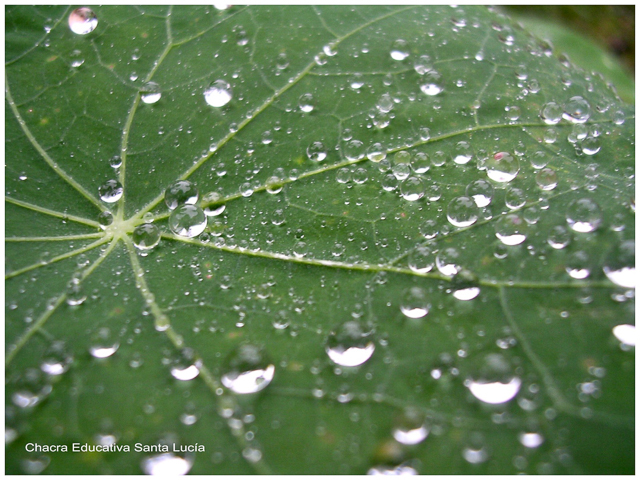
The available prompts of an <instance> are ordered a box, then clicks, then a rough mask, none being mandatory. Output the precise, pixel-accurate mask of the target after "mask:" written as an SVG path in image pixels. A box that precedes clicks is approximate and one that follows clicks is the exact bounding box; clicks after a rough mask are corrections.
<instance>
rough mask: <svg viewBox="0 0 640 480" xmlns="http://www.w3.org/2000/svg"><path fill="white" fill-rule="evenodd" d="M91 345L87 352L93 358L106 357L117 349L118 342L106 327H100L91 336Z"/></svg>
mask: <svg viewBox="0 0 640 480" xmlns="http://www.w3.org/2000/svg"><path fill="white" fill-rule="evenodd" d="M90 341H91V346H90V347H89V353H90V354H91V356H92V357H94V358H107V357H110V356H111V355H113V354H114V353H116V352H117V351H118V348H119V347H120V343H119V342H118V341H117V340H116V338H115V335H113V334H112V333H111V331H110V330H109V329H108V328H106V327H103V328H100V329H99V330H98V331H97V332H96V333H94V334H93V335H92V336H91V340H90Z"/></svg>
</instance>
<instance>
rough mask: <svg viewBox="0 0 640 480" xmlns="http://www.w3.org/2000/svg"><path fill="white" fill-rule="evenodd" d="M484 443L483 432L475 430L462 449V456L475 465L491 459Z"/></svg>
mask: <svg viewBox="0 0 640 480" xmlns="http://www.w3.org/2000/svg"><path fill="white" fill-rule="evenodd" d="M484 443H485V441H484V438H483V436H482V434H479V433H477V432H473V433H472V434H471V435H470V436H469V439H468V441H467V445H466V446H465V448H464V449H463V450H462V457H463V458H464V459H465V460H466V461H467V462H469V463H471V464H474V465H475V464H480V463H484V462H486V461H487V460H488V459H489V452H488V450H487V448H486V446H485V445H484Z"/></svg>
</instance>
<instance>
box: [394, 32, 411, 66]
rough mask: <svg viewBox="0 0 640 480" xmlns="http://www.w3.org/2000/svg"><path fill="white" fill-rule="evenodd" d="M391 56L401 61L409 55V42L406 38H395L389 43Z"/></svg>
mask: <svg viewBox="0 0 640 480" xmlns="http://www.w3.org/2000/svg"><path fill="white" fill-rule="evenodd" d="M390 54H391V58H393V59H394V60H397V61H399V62H400V61H402V60H404V59H405V58H407V57H408V56H409V44H408V43H407V41H406V40H403V39H401V38H399V39H397V40H395V41H394V42H393V44H391V52H390Z"/></svg>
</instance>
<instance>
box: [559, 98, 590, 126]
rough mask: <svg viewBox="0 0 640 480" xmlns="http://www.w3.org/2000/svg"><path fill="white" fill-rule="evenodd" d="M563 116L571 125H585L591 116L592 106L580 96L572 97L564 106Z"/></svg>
mask: <svg viewBox="0 0 640 480" xmlns="http://www.w3.org/2000/svg"><path fill="white" fill-rule="evenodd" d="M562 116H563V117H564V118H565V119H566V120H568V121H570V122H571V123H585V122H586V121H587V120H589V117H590V116H591V106H590V105H589V102H587V101H586V100H585V99H584V98H582V97H580V96H575V97H571V98H570V99H569V101H568V102H567V103H566V104H565V105H564V112H563V114H562Z"/></svg>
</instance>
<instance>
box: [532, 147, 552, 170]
mask: <svg viewBox="0 0 640 480" xmlns="http://www.w3.org/2000/svg"><path fill="white" fill-rule="evenodd" d="M529 161H530V162H531V166H532V167H533V168H535V169H536V170H538V169H540V168H544V167H546V166H547V163H549V157H548V156H547V154H546V153H545V152H543V151H542V150H538V151H537V152H535V153H534V154H533V155H531V158H530V160H529Z"/></svg>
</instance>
